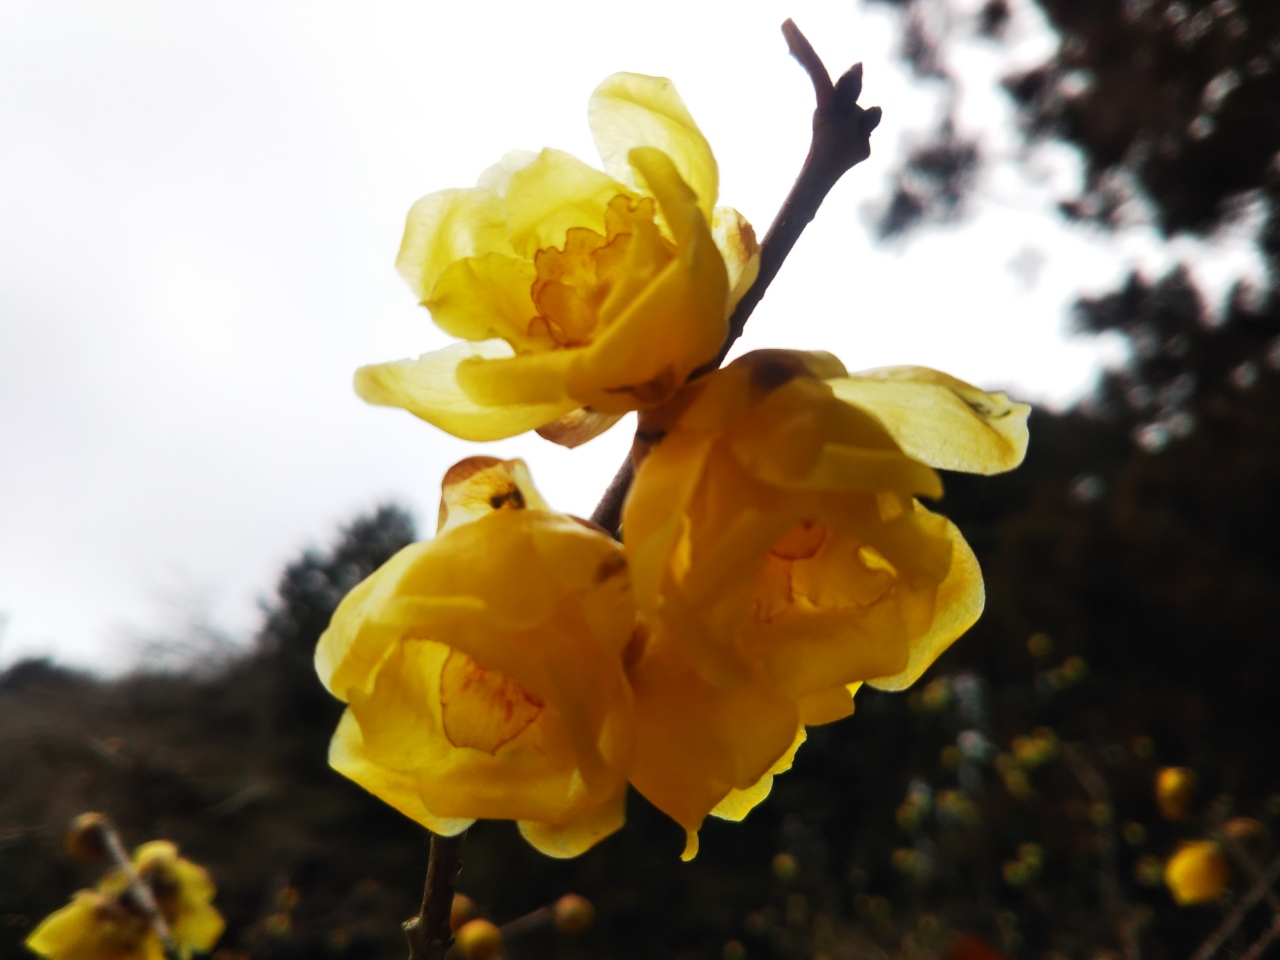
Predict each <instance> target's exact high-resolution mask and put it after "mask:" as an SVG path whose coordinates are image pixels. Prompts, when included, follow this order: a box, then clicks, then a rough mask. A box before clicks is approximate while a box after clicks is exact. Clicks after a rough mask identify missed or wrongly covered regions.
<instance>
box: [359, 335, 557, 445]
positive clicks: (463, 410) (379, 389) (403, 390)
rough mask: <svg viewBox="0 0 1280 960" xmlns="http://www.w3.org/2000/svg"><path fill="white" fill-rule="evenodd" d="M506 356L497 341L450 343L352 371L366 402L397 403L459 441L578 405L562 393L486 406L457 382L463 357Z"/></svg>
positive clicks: (537, 421) (528, 426)
mask: <svg viewBox="0 0 1280 960" xmlns="http://www.w3.org/2000/svg"><path fill="white" fill-rule="evenodd" d="M509 357H511V348H510V347H509V346H508V345H507V344H506V343H505V342H503V341H501V340H486V341H482V342H480V343H469V342H466V341H463V342H461V343H455V344H451V345H450V346H447V347H445V348H443V349H441V350H435V351H433V352H431V353H424V354H423V355H422V356H421V357H419V358H418V359H417V360H397V361H394V362H392V363H379V364H374V365H372V366H367V367H361V368H360V369H359V370H357V371H356V377H355V388H356V393H358V394H359V395H360V397H361V398H362V399H364V400H366V401H367V402H369V403H374V404H378V405H379V406H384V407H402V408H404V409H405V410H408V411H409V412H410V413H412V414H414V415H415V416H417V417H421V418H422V419H423V420H426V421H427V422H428V423H430V424H434V425H435V426H437V427H439V428H440V429H442V430H445V431H447V432H449V433H451V434H453V435H454V436H456V437H461V438H462V439H463V440H477V441H482V440H501V439H503V438H505V437H514V436H515V435H517V434H520V433H524V432H526V431H528V430H533V429H536V428H537V427H541V426H543V425H544V424H548V423H551V422H552V421H553V420H558V419H559V418H560V417H563V416H564V415H565V414H567V413H569V412H570V411H572V410H575V409H576V408H577V407H579V406H581V404H579V403H576V402H574V401H572V400H569V399H567V398H562V397H561V398H554V399H551V400H548V401H545V402H532V403H528V402H511V403H506V404H501V405H493V406H486V405H484V404H482V403H478V402H476V400H474V399H473V398H472V397H471V396H470V395H469V394H468V392H467V391H464V390H463V388H462V386H461V385H460V384H459V382H458V367H459V365H460V364H463V363H465V362H467V361H471V362H473V363H475V364H476V365H480V361H491V362H495V363H497V362H500V361H501V360H502V359H503V358H509Z"/></svg>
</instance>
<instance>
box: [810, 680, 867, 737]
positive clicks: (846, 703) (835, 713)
mask: <svg viewBox="0 0 1280 960" xmlns="http://www.w3.org/2000/svg"><path fill="white" fill-rule="evenodd" d="M860 686H862V683H861V681H859V682H857V683H851V684H846V685H841V686H838V687H832V688H831V689H830V690H820V691H818V692H817V693H811V694H809V695H808V696H806V697H802V698H801V699H800V722H801V723H803V724H804V725H805V726H807V727H817V726H821V725H822V724H824V723H834V722H835V721H837V720H843V719H844V718H845V717H847V716H850V715H851V714H852V713H853V691H850V689H849V687H853V689H854V691H856V690H857V688H858V687H860Z"/></svg>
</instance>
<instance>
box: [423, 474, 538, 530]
mask: <svg viewBox="0 0 1280 960" xmlns="http://www.w3.org/2000/svg"><path fill="white" fill-rule="evenodd" d="M440 487H441V491H440V513H439V517H438V523H437V527H436V534H437V535H439V534H441V533H444V532H445V531H447V530H452V529H453V528H454V527H458V526H461V525H462V524H464V523H471V522H472V521H473V520H478V519H480V518H481V517H485V516H488V515H489V514H491V513H493V511H495V510H526V509H527V510H550V509H551V508H550V507H549V506H547V502H546V501H545V500H543V499H542V494H540V493H539V492H538V488H537V487H535V486H534V485H533V477H532V476H530V475H529V468H528V467H527V466H526V465H525V462H524V461H523V460H499V459H497V458H496V457H467V458H466V459H465V460H460V461H458V462H457V463H455V464H454V465H453V466H452V467H450V468H449V469H448V470H447V471H446V472H445V475H444V479H443V480H442V481H441V484H440Z"/></svg>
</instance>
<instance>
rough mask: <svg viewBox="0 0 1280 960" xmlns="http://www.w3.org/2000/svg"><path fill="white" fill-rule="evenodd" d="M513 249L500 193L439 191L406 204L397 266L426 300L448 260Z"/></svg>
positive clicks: (421, 299)
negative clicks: (402, 237)
mask: <svg viewBox="0 0 1280 960" xmlns="http://www.w3.org/2000/svg"><path fill="white" fill-rule="evenodd" d="M512 252H514V251H513V250H512V248H511V243H510V241H509V240H508V239H507V228H506V222H505V215H504V209H503V201H502V198H501V197H499V196H498V195H497V194H496V193H494V192H493V191H491V190H484V189H469V190H441V191H439V192H438V193H432V194H429V195H427V196H425V197H423V198H422V199H421V200H419V201H418V202H417V203H415V204H414V205H413V206H412V207H410V208H409V216H408V218H407V221H406V223H405V228H404V240H403V241H402V242H401V244H400V252H399V254H397V256H396V269H397V270H399V271H400V275H401V276H402V277H404V279H405V282H406V283H408V284H409V288H410V289H411V290H413V292H414V293H415V294H416V295H417V297H418V301H419V302H420V303H425V302H426V301H427V300H429V299H430V297H431V292H432V290H433V289H435V285H436V281H437V280H438V279H439V278H440V275H441V274H442V273H444V271H445V270H446V269H448V267H449V266H450V265H451V264H454V263H456V262H457V261H459V260H462V259H464V258H466V257H477V256H482V255H483V254H486V253H507V254H510V253H512Z"/></svg>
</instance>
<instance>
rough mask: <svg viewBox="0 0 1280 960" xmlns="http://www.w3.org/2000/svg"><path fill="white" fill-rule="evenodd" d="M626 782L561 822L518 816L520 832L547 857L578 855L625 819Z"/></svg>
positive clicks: (612, 831)
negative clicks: (520, 818) (596, 803)
mask: <svg viewBox="0 0 1280 960" xmlns="http://www.w3.org/2000/svg"><path fill="white" fill-rule="evenodd" d="M626 796H627V791H626V785H625V784H624V785H622V786H621V787H620V788H619V790H618V792H617V793H616V794H614V795H613V796H612V797H609V798H608V799H607V800H605V802H604V803H601V804H600V805H598V806H596V807H592V808H589V809H587V810H585V811H583V812H581V813H580V814H578V815H577V816H575V817H574V818H573V819H571V820H568V821H567V822H564V823H539V822H536V821H533V820H521V821H519V823H518V824H517V826H518V827H519V828H520V835H521V836H522V837H524V838H525V839H526V840H528V841H529V843H530V844H532V845H533V847H534V848H535V849H536V850H538V851H540V852H541V853H544V854H546V855H547V856H548V857H556V858H558V859H564V858H568V857H576V856H580V855H581V854H583V853H586V852H587V851H588V850H590V849H591V848H592V847H594V846H595V845H596V844H597V843H599V842H600V841H601V840H603V839H604V838H605V837H607V836H609V835H610V834H612V833H616V832H617V831H618V830H619V829H620V828H621V827H622V825H623V823H625V822H626Z"/></svg>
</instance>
